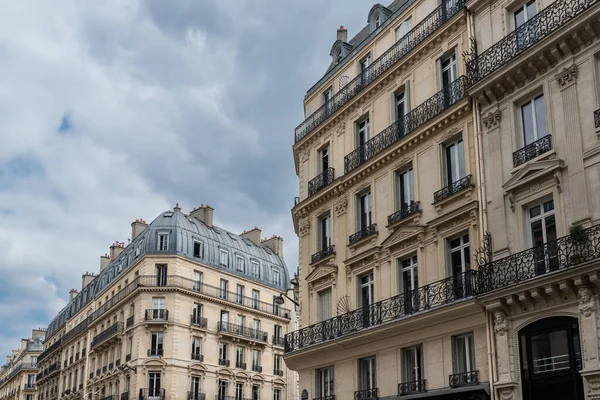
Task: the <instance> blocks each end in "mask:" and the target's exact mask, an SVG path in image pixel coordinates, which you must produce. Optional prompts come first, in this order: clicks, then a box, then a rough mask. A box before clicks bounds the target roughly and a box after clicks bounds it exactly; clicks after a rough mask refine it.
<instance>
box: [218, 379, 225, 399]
mask: <svg viewBox="0 0 600 400" xmlns="http://www.w3.org/2000/svg"><path fill="white" fill-rule="evenodd" d="M226 396H227V381H223V380H219V400H221V399H223V400H224V399H225V397H226Z"/></svg>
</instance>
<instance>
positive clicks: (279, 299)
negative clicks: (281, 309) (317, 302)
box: [273, 288, 300, 307]
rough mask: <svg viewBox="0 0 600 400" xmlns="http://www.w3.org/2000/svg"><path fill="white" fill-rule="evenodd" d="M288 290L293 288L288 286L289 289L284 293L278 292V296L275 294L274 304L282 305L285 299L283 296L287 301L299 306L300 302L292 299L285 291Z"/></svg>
mask: <svg viewBox="0 0 600 400" xmlns="http://www.w3.org/2000/svg"><path fill="white" fill-rule="evenodd" d="M290 290H293V289H291V288H290V289H288V290H286V291H285V293H280V294H279V296H276V297H275V298H274V299H273V301H274V302H275V304H277V305H278V306H282V305H283V303H285V300H284V297H285V298H286V299H288V300H289V301H291V302H292V303H294V304H295V305H296V307H300V304H299V303H298V302H297V301H296V300H294V299H292V298H291V297H290V296H288V295H287V292H289V291H290Z"/></svg>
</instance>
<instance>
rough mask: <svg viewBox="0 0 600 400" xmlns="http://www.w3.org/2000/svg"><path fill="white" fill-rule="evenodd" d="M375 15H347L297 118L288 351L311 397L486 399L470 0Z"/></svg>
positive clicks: (412, 3) (394, 6) (377, 8)
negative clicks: (294, 273) (470, 91)
mask: <svg viewBox="0 0 600 400" xmlns="http://www.w3.org/2000/svg"><path fill="white" fill-rule="evenodd" d="M365 14H366V10H365ZM365 16H366V17H367V20H368V25H367V26H366V27H364V29H362V30H361V31H360V32H358V33H357V34H356V35H355V36H354V37H353V38H351V39H350V38H349V37H348V35H347V32H346V30H345V29H344V28H343V27H342V28H340V29H339V30H338V32H337V40H336V41H335V42H333V40H332V42H333V45H332V49H331V57H332V62H331V65H330V67H329V68H328V70H327V72H326V73H325V75H324V76H323V77H322V78H321V79H319V81H318V82H317V83H316V84H315V85H314V86H313V87H312V88H311V89H310V90H309V91H308V93H307V94H306V97H305V99H304V107H305V113H306V120H305V121H304V122H303V123H302V124H300V126H298V127H297V128H296V132H295V144H294V147H293V150H294V160H295V165H296V172H297V175H298V177H299V184H300V185H299V199H298V203H297V204H296V205H295V207H294V209H293V210H292V214H293V220H294V225H295V228H296V232H297V233H298V236H299V287H300V289H299V293H300V296H299V298H300V303H301V318H300V320H301V328H300V329H299V330H296V331H294V332H291V333H289V334H288V335H287V336H286V354H285V360H286V363H287V364H288V366H289V367H290V368H292V369H294V370H297V371H298V372H299V375H300V391H301V393H302V396H305V398H309V399H319V400H330V399H334V398H337V399H344V400H345V399H356V400H361V399H376V398H397V397H398V396H402V397H403V398H407V399H413V398H436V399H437V398H440V399H445V398H452V399H486V398H489V393H490V385H489V381H490V378H489V376H490V375H489V364H490V358H489V354H488V346H487V344H488V341H489V338H490V336H489V332H488V329H487V325H486V314H485V312H484V311H483V310H482V308H481V306H480V305H479V304H478V302H477V301H476V300H475V294H476V293H475V287H476V271H474V270H475V268H474V265H473V263H472V259H473V254H474V252H475V249H477V248H478V247H479V243H480V242H481V239H482V238H483V232H484V230H483V229H482V225H483V223H484V222H483V220H482V214H481V213H480V209H481V196H482V188H481V186H480V185H479V183H480V182H482V166H483V164H482V162H481V152H482V147H481V143H480V142H478V140H479V139H480V138H479V137H478V136H477V135H475V132H476V130H475V128H474V124H475V121H476V116H475V114H474V112H475V110H473V109H472V106H471V99H470V98H469V96H468V95H467V92H466V83H467V81H466V78H465V76H464V75H465V74H466V68H465V63H464V62H462V56H461V55H462V54H463V52H465V51H468V50H469V49H470V40H469V32H470V30H471V29H472V25H471V24H472V19H471V18H470V17H469V14H468V11H467V9H466V8H465V4H464V2H463V1H462V0H447V1H444V2H442V3H438V2H436V1H434V0H409V1H406V0H401V1H394V2H392V3H391V4H389V5H388V6H387V7H386V6H383V5H381V4H376V5H374V6H373V7H372V8H371V10H370V12H369V13H368V15H367V14H366V15H365ZM334 39H335V38H334Z"/></svg>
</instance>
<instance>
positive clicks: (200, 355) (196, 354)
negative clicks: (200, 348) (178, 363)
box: [191, 353, 204, 362]
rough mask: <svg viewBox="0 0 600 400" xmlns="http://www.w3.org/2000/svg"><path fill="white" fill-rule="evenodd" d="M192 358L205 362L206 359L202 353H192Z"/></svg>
mask: <svg viewBox="0 0 600 400" xmlns="http://www.w3.org/2000/svg"><path fill="white" fill-rule="evenodd" d="M191 359H192V360H196V361H200V362H203V361H204V355H203V354H200V353H192V356H191Z"/></svg>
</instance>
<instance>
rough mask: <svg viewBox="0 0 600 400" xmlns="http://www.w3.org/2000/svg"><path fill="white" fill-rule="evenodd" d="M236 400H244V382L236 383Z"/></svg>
mask: <svg viewBox="0 0 600 400" xmlns="http://www.w3.org/2000/svg"><path fill="white" fill-rule="evenodd" d="M235 400H244V384H243V383H241V382H237V383H236V384H235Z"/></svg>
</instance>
